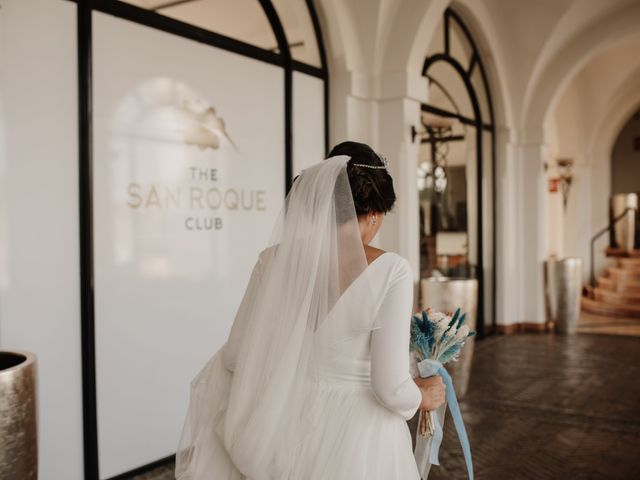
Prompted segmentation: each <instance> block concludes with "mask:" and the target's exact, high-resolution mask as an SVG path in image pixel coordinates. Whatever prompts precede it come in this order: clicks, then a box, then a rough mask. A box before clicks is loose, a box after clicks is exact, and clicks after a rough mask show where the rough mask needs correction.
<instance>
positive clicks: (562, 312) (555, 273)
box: [545, 257, 582, 334]
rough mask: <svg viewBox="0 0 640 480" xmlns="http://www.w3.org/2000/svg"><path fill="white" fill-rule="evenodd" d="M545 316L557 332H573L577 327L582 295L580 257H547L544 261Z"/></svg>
mask: <svg viewBox="0 0 640 480" xmlns="http://www.w3.org/2000/svg"><path fill="white" fill-rule="evenodd" d="M545 284H546V285H545V286H546V288H545V290H546V295H545V297H546V307H547V318H548V319H549V320H552V321H553V322H554V323H555V330H556V332H558V333H569V334H573V333H575V332H576V330H577V327H578V317H579V316H580V297H581V295H582V259H580V258H572V257H569V258H563V259H561V260H556V259H549V260H547V261H546V262H545Z"/></svg>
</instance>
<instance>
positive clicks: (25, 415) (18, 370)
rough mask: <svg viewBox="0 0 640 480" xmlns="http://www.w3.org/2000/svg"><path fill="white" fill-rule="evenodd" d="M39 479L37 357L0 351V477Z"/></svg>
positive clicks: (4, 479)
mask: <svg viewBox="0 0 640 480" xmlns="http://www.w3.org/2000/svg"><path fill="white" fill-rule="evenodd" d="M37 478H38V442H37V430H36V357H35V355H33V354H32V353H29V352H22V351H0V480H14V479H15V480H35V479H37Z"/></svg>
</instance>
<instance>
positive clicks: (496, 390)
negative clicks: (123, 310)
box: [136, 333, 640, 480]
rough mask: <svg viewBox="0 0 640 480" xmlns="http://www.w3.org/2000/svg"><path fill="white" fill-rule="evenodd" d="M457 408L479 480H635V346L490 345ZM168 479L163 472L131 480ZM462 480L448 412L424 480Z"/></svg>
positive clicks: (524, 341)
mask: <svg viewBox="0 0 640 480" xmlns="http://www.w3.org/2000/svg"><path fill="white" fill-rule="evenodd" d="M460 406H461V409H462V412H463V416H464V419H465V424H466V427H467V432H468V434H469V438H470V442H471V451H472V455H473V462H474V471H475V478H476V479H478V480H519V479H526V480H538V479H539V480H547V479H558V480H581V479H620V480H623V479H624V480H627V479H628V480H632V479H640V409H639V407H640V337H632V336H621V335H602V334H599V335H594V334H583V333H580V334H578V335H574V336H563V335H556V334H516V335H506V336H493V337H489V338H487V339H485V340H483V341H481V342H478V343H477V344H476V349H475V352H474V358H473V366H472V372H471V380H470V383H469V387H468V391H467V394H466V396H465V398H464V399H463V400H462V401H461V402H460ZM170 478H172V470H171V466H167V467H162V468H161V469H159V470H158V471H157V472H150V473H148V474H146V475H144V476H140V477H136V479H137V480H143V479H144V480H168V479H170ZM464 478H466V470H465V465H464V459H463V457H462V451H461V450H460V446H459V443H458V439H457V436H456V432H455V427H454V425H453V422H452V421H451V416H450V414H449V412H447V416H446V421H445V436H444V440H443V444H442V447H441V450H440V465H439V466H433V467H432V469H431V472H430V474H429V480H444V479H447V480H453V479H464ZM301 480H303V479H301ZM390 480H393V479H390ZM398 480H402V479H398Z"/></svg>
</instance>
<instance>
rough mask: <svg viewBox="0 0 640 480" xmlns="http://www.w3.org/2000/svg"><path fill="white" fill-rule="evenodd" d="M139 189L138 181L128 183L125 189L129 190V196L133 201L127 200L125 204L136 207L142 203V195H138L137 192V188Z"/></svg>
mask: <svg viewBox="0 0 640 480" xmlns="http://www.w3.org/2000/svg"><path fill="white" fill-rule="evenodd" d="M139 189H140V184H138V183H134V182H132V183H130V184H129V188H128V189H127V191H128V192H129V196H130V197H131V198H132V200H133V199H135V202H132V200H129V201H128V202H127V205H129V206H130V207H131V208H138V207H139V206H140V205H142V196H140V194H139V193H138V190H139Z"/></svg>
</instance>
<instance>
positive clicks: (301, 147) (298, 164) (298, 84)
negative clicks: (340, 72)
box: [293, 72, 325, 176]
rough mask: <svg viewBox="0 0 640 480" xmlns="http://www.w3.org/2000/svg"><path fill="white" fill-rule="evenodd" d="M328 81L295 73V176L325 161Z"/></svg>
mask: <svg viewBox="0 0 640 480" xmlns="http://www.w3.org/2000/svg"><path fill="white" fill-rule="evenodd" d="M324 155H325V148H324V82H323V81H322V80H320V79H319V78H316V77H312V76H309V75H306V74H304V73H299V72H294V73H293V175H294V176H295V175H297V174H299V173H300V172H301V171H302V169H304V168H306V167H308V166H310V165H313V164H314V163H316V162H319V161H320V160H322V159H323V158H324Z"/></svg>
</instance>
